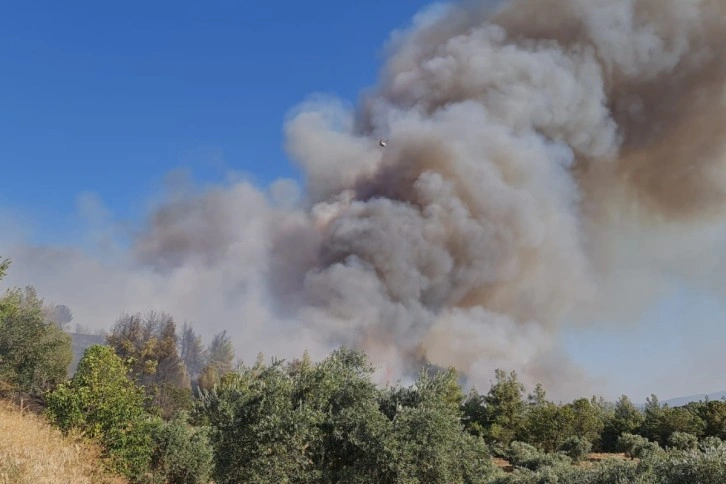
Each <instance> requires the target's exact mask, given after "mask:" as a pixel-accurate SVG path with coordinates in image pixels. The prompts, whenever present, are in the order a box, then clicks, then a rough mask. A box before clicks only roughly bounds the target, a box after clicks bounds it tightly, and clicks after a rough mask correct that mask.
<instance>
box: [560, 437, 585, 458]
mask: <svg viewBox="0 0 726 484" xmlns="http://www.w3.org/2000/svg"><path fill="white" fill-rule="evenodd" d="M559 450H560V451H561V452H563V453H564V454H565V455H567V456H568V457H569V458H570V459H572V460H573V461H574V462H579V461H581V460H583V459H584V458H585V457H587V455H588V454H589V453H590V451H591V450H592V444H591V443H590V441H589V440H587V439H585V438H583V437H578V436H572V437H569V438H568V439H567V440H565V441H564V442H563V443H562V445H560V448H559Z"/></svg>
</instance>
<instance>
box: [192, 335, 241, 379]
mask: <svg viewBox="0 0 726 484" xmlns="http://www.w3.org/2000/svg"><path fill="white" fill-rule="evenodd" d="M206 354H207V363H206V364H205V365H204V366H203V367H202V369H201V370H200V372H199V380H198V382H199V387H200V388H203V389H205V390H209V389H211V388H213V387H214V386H215V385H217V384H218V383H219V381H220V380H221V378H222V377H223V376H224V375H226V374H227V373H229V372H231V371H232V362H233V361H234V346H233V345H232V340H231V339H230V337H229V336H227V332H226V331H222V332H221V333H217V334H216V335H214V338H212V341H211V343H210V344H209V349H208V350H207V353H206Z"/></svg>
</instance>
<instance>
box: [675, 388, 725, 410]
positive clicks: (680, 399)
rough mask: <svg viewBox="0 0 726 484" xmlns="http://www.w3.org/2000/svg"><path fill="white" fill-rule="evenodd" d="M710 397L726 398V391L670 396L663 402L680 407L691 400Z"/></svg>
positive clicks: (715, 398)
mask: <svg viewBox="0 0 726 484" xmlns="http://www.w3.org/2000/svg"><path fill="white" fill-rule="evenodd" d="M706 398H708V399H709V400H722V399H724V398H726V391H723V392H716V393H709V394H705V393H699V394H698V395H689V396H687V397H676V398H670V399H668V400H664V401H663V402H661V403H663V404H668V406H670V407H680V406H682V405H686V404H688V403H690V402H698V401H701V400H705V399H706Z"/></svg>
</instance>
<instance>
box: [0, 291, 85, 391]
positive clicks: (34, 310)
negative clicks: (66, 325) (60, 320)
mask: <svg viewBox="0 0 726 484" xmlns="http://www.w3.org/2000/svg"><path fill="white" fill-rule="evenodd" d="M72 359H73V350H72V346H71V337H70V335H68V334H66V333H64V332H63V330H62V329H60V328H59V327H58V326H57V325H56V324H55V323H54V322H52V321H49V320H48V319H47V314H46V308H45V307H44V303H43V301H42V299H40V298H38V295H37V294H36V292H35V290H34V289H33V288H32V287H27V288H25V290H20V289H14V290H11V291H8V292H7V293H6V294H5V296H3V297H2V298H0V388H5V389H10V390H14V391H19V392H22V393H29V394H32V395H36V396H38V395H42V393H43V392H45V391H46V390H49V389H51V388H54V387H55V386H56V385H57V384H58V383H60V382H62V381H63V380H65V379H66V377H67V374H68V366H69V365H70V363H71V360H72ZM3 383H4V384H3Z"/></svg>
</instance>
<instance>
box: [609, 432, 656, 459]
mask: <svg viewBox="0 0 726 484" xmlns="http://www.w3.org/2000/svg"><path fill="white" fill-rule="evenodd" d="M618 449H619V450H620V451H621V452H624V453H625V455H627V456H628V457H630V458H636V457H637V458H642V457H646V456H648V455H650V454H653V453H655V452H657V451H659V450H660V446H659V445H658V444H657V443H656V442H651V441H650V440H648V439H646V438H645V437H643V436H641V435H634V434H630V433H627V432H626V433H624V434H623V435H621V436H620V438H619V439H618Z"/></svg>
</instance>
